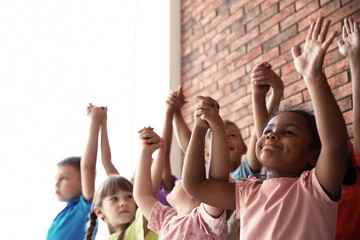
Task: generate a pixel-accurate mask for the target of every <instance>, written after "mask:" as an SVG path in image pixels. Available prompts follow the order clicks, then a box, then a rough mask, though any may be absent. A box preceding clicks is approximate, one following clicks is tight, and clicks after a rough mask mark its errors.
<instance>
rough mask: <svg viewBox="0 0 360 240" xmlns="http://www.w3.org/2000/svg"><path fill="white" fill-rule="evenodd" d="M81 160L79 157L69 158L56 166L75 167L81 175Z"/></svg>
mask: <svg viewBox="0 0 360 240" xmlns="http://www.w3.org/2000/svg"><path fill="white" fill-rule="evenodd" d="M80 160H81V157H77V156H73V157H68V158H65V159H63V160H61V161H60V162H58V164H57V165H56V166H63V165H70V166H73V167H75V169H76V170H77V171H78V172H79V173H80Z"/></svg>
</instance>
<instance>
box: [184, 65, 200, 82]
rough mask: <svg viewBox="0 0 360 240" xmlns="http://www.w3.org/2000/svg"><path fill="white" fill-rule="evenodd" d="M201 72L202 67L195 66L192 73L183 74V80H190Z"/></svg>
mask: <svg viewBox="0 0 360 240" xmlns="http://www.w3.org/2000/svg"><path fill="white" fill-rule="evenodd" d="M201 71H202V67H201V65H198V66H195V67H193V68H192V69H191V70H190V71H188V72H186V73H184V74H183V76H182V80H183V81H184V80H187V79H190V78H192V77H194V76H196V75H197V74H199V73H200V72H201Z"/></svg>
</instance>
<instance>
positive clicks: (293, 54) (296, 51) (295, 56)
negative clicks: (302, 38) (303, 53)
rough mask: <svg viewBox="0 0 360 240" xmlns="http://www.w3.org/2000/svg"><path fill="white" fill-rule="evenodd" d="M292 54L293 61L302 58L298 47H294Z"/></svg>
mask: <svg viewBox="0 0 360 240" xmlns="http://www.w3.org/2000/svg"><path fill="white" fill-rule="evenodd" d="M291 54H292V56H293V59H294V60H295V59H296V58H298V57H299V56H300V49H299V47H298V46H294V47H292V48H291Z"/></svg>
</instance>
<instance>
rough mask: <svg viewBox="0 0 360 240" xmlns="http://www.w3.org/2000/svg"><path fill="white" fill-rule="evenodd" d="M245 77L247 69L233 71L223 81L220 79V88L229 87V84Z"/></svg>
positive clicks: (241, 68)
mask: <svg viewBox="0 0 360 240" xmlns="http://www.w3.org/2000/svg"><path fill="white" fill-rule="evenodd" d="M244 75H245V68H244V67H240V68H238V69H236V70H235V71H232V72H230V73H228V74H226V75H225V76H224V77H223V78H222V79H220V80H219V81H218V86H219V87H222V86H224V85H227V84H229V83H231V82H233V81H235V80H236V79H239V78H241V77H243V76H244Z"/></svg>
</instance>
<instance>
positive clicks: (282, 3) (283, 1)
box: [279, 0, 296, 11]
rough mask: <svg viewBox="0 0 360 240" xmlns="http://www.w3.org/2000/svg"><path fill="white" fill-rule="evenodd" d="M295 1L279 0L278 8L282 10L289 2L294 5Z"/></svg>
mask: <svg viewBox="0 0 360 240" xmlns="http://www.w3.org/2000/svg"><path fill="white" fill-rule="evenodd" d="M295 1H296V0H281V1H279V10H280V11H282V10H283V9H284V8H286V7H287V6H289V5H290V4H292V5H294V2H295ZM294 7H295V6H294Z"/></svg>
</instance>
